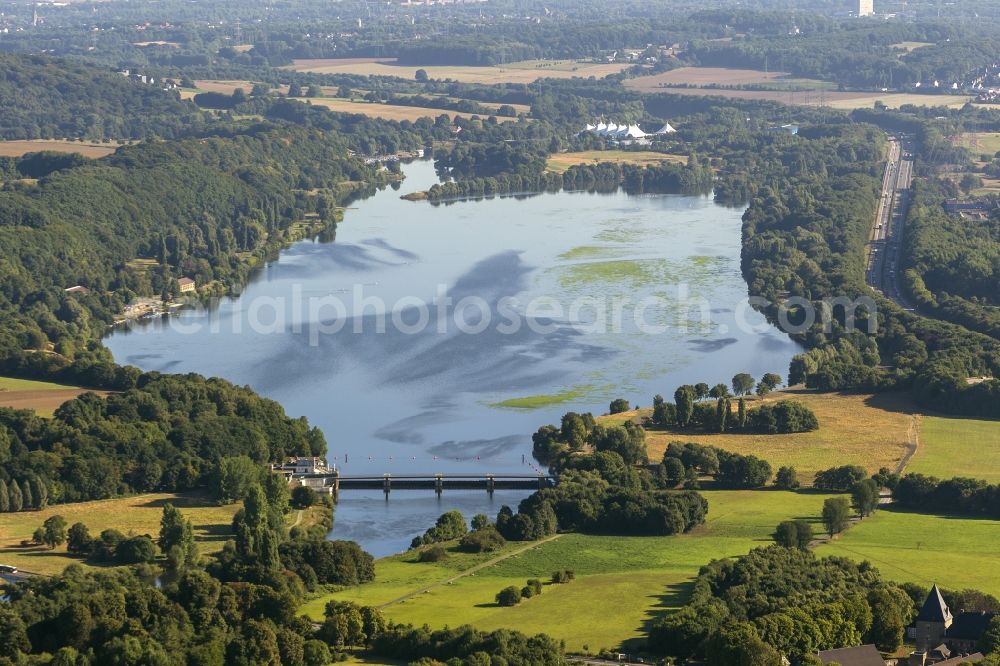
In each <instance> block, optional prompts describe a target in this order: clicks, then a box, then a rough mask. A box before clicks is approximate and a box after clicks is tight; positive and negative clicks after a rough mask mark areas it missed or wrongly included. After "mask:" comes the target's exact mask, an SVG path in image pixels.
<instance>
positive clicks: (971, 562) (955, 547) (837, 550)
mask: <svg viewBox="0 0 1000 666" xmlns="http://www.w3.org/2000/svg"><path fill="white" fill-rule="evenodd" d="M816 552H817V554H818V555H840V556H843V557H848V558H850V559H852V560H857V561H861V560H868V561H870V562H871V563H872V564H874V565H875V566H876V567H878V569H879V570H880V571H881V572H882V575H883V576H885V577H886V578H888V579H890V580H895V581H897V582H901V583H905V582H909V583H919V584H921V585H925V586H930V585H931V584H932V583H937V584H938V585H941V586H942V587H945V588H951V589H963V588H974V589H977V590H981V591H983V592H986V593H988V594H993V595H1000V578H998V577H997V575H996V563H997V560H998V558H1000V521H996V520H986V519H976V518H960V517H951V516H930V515H924V514H918V513H907V512H903V511H897V510H893V509H892V508H891V507H887V508H885V509H883V510H881V511H878V512H877V513H876V514H875V515H874V516H872V517H870V518H867V519H865V520H863V521H861V522H860V523H858V524H856V525H855V526H854V527H852V528H851V529H849V530H847V531H846V532H844V533H843V534H842V535H840V536H839V537H838V538H836V539H834V540H833V541H831V542H829V543H827V544H824V545H822V546H820V547H819V548H818V549H817V551H816Z"/></svg>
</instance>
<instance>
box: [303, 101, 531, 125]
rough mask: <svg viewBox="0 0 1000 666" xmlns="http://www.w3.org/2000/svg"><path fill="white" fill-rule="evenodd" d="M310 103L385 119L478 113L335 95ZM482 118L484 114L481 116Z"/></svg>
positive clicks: (505, 119) (468, 116) (508, 119)
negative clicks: (366, 100)
mask: <svg viewBox="0 0 1000 666" xmlns="http://www.w3.org/2000/svg"><path fill="white" fill-rule="evenodd" d="M302 101H308V102H309V103H310V104H315V105H317V106H325V107H326V108H328V109H330V110H331V111H337V112H340V113H360V114H362V115H365V116H370V117H372V118H383V119H385V120H409V121H414V120H419V119H420V118H428V117H430V118H437V117H438V116H440V115H446V116H450V117H455V116H460V117H462V118H472V117H473V116H475V115H477V114H473V113H458V112H456V111H451V110H449V109H435V108H431V107H424V106H404V105H401V104H376V103H372V102H355V101H352V100H348V99H338V98H333V97H314V98H311V99H308V100H302ZM479 117H480V118H482V117H483V116H481V115H480V116H479ZM497 120H499V121H500V122H509V121H516V120H517V119H516V118H508V117H504V116H497Z"/></svg>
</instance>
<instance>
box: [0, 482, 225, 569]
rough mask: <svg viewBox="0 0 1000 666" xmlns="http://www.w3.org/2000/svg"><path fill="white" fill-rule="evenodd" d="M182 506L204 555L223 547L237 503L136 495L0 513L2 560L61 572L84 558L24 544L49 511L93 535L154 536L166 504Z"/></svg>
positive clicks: (183, 496) (194, 496) (189, 496)
mask: <svg viewBox="0 0 1000 666" xmlns="http://www.w3.org/2000/svg"><path fill="white" fill-rule="evenodd" d="M167 503H170V504H173V505H174V506H176V507H178V508H179V509H181V511H182V512H183V513H184V515H185V516H186V517H187V518H189V519H190V520H191V523H192V525H193V526H194V534H195V539H196V540H197V541H198V543H199V546H200V548H201V552H202V554H206V553H212V552H216V551H218V550H220V549H221V548H222V544H223V543H224V542H225V540H226V538H227V535H228V534H229V526H230V524H231V523H232V520H233V516H234V515H235V514H236V511H237V510H238V509H239V505H238V504H230V505H227V506H218V505H216V504H214V503H213V502H212V501H211V500H210V499H207V498H205V497H203V496H201V495H197V494H191V493H182V494H171V493H156V494H148V495H134V496H132V497H122V498H118V499H111V500H99V501H95V502H80V503H76V504H60V505H55V506H50V507H48V508H46V509H44V510H43V511H23V512H21V513H0V563H2V564H10V565H13V566H16V567H17V568H19V569H24V570H25V571H31V572H35V573H43V574H57V573H59V572H61V571H62V570H63V569H64V568H65V567H66V566H67V565H69V564H72V563H74V562H76V563H80V562H82V560H80V559H79V558H77V557H76V556H73V555H70V554H69V553H67V552H66V547H65V546H60V547H59V548H56V549H54V550H49V549H48V548H46V547H44V546H29V547H21V545H20V543H21V541H22V540H24V539H28V540H30V539H31V535H32V533H33V532H34V531H35V529H37V528H38V527H40V526H41V524H42V523H43V522H45V519H46V518H48V517H50V516H55V515H60V516H62V517H63V518H65V519H66V523H67V526H68V525H72V524H73V523H76V522H82V523H84V524H85V525H86V526H87V527H88V528H90V533H91V535H92V536H97V535H98V534H100V533H101V531H102V530H106V529H108V528H114V529H116V530H119V531H121V532H123V533H124V534H126V535H138V534H149V535H151V536H153V537H154V538H155V536H156V535H157V534H159V531H160V517H161V516H162V514H163V505H164V504H167Z"/></svg>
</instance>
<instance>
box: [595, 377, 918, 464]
mask: <svg viewBox="0 0 1000 666" xmlns="http://www.w3.org/2000/svg"><path fill="white" fill-rule="evenodd" d="M789 399H795V400H799V401H801V402H803V403H805V404H806V405H808V406H809V407H810V408H811V409H812V410H813V412H815V414H816V418H817V419H818V420H819V426H820V427H819V430H816V431H814V432H807V433H797V434H791V435H755V434H750V435H748V434H736V433H722V434H701V433H689V432H687V431H683V430H676V429H668V430H650V431H648V432H647V434H646V443H647V446H648V449H649V457H650V459H651V460H654V461H655V460H660V459H661V458H662V457H663V453H664V451H666V449H667V445H668V444H669V443H670V442H673V441H682V442H697V443H699V444H706V445H711V446H717V447H719V448H721V449H726V450H728V451H735V452H737V453H743V454H752V455H755V456H757V457H759V458H763V459H764V460H767V461H768V462H770V463H771V465H772V466H773V467H774V468H775V469H777V468H778V467H781V466H783V465H790V466H792V467H794V468H795V469H796V471H797V472H798V473H799V478H800V480H801V481H802V483H804V484H810V483H812V477H813V476H814V475H815V474H816V472H818V471H820V470H824V469H827V468H830V467H834V466H836V465H847V464H857V465H862V466H864V467H865V468H866V469H868V470H869V471H870V472H877V471H878V470H879V468H881V467H888V468H889V469H895V468H896V467H897V466H898V465H899V464H900V462H901V461H902V460H903V458H904V456H905V455H906V453H907V451H908V450H909V446H910V445H911V444H912V443H913V442H915V441H916V437H917V427H918V423H917V421H916V417H914V416H913V415H912V413H913V409H914V407H913V405H912V403H911V402H910V400H909V398H907V397H906V396H905V395H903V394H892V393H883V394H878V395H857V394H839V393H817V392H815V391H810V390H807V389H786V390H784V391H778V392H775V393H772V394H771V395H769V396H767V397H766V398H765V400H764V401H765V402H768V403H770V402H774V401H777V400H789ZM756 403H757V401H756V400H754V401H750V402H749V404H748V408H751V409H752V408H753V407H754V406H755V404H756ZM649 413H650V410H648V409H647V410H640V412H639V413H638V415H643V416H645V415H648V414H649ZM636 415H637V413H636V412H630V413H628V414H627V415H625V416H623V415H617V416H614V417H603V418H605V419H606V420H609V421H620V420H622V419H623V418H628V417H635V416H636Z"/></svg>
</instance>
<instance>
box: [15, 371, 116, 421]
mask: <svg viewBox="0 0 1000 666" xmlns="http://www.w3.org/2000/svg"><path fill="white" fill-rule="evenodd" d="M87 390H88V389H85V388H80V387H78V386H66V385H65V384H53V383H52V382H37V381H33V380H30V379H13V378H10V377H0V407H10V408H12V409H33V410H35V412H36V413H37V414H38V415H39V416H52V413H53V412H54V411H55V410H56V408H57V407H59V405H61V404H63V403H64V402H66V401H67V400H72V399H73V398H75V397H77V396H78V395H80V394H81V393H85V392H86V391H87ZM94 392H95V393H97V394H98V395H102V396H106V395H108V391H94Z"/></svg>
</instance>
